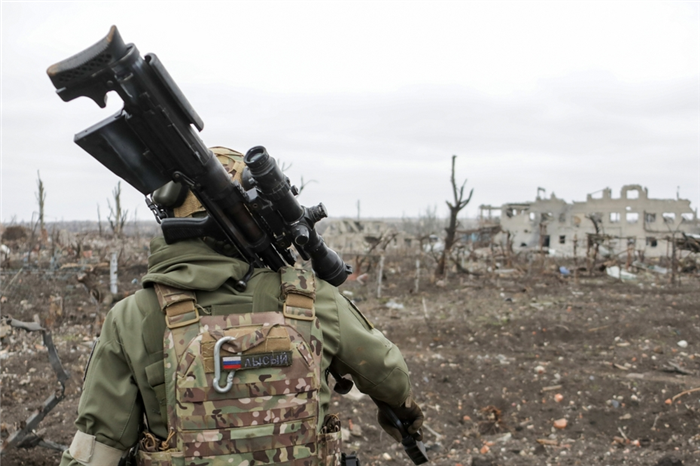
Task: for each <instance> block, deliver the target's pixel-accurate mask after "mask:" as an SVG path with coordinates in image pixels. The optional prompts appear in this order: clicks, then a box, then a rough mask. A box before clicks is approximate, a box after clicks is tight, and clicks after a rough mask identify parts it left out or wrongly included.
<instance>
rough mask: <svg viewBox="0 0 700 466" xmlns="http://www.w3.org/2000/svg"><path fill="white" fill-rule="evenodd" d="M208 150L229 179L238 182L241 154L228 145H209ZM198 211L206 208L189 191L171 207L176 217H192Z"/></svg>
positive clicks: (239, 179) (241, 164)
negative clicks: (222, 167)
mask: <svg viewBox="0 0 700 466" xmlns="http://www.w3.org/2000/svg"><path fill="white" fill-rule="evenodd" d="M209 150H210V151H212V153H213V154H214V155H215V156H216V158H217V159H218V160H219V162H220V163H221V165H223V166H224V168H225V169H226V172H227V173H228V174H229V175H230V176H231V179H232V180H235V181H238V182H239V183H240V182H241V175H242V174H243V169H244V168H245V163H244V162H243V154H241V153H240V152H237V151H235V150H233V149H229V148H228V147H221V146H215V147H210V148H209ZM199 212H206V210H205V209H204V207H203V206H202V204H201V203H200V202H199V199H197V198H196V197H195V195H194V194H192V192H191V191H189V192H188V193H187V197H185V200H184V202H183V203H182V204H180V205H179V206H177V207H174V208H173V214H174V216H175V217H178V218H183V217H192V216H195V215H196V214H197V213H199Z"/></svg>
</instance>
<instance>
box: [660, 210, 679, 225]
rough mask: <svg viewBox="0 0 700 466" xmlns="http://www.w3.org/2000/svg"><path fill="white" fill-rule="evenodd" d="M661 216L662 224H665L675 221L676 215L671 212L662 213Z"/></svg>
mask: <svg viewBox="0 0 700 466" xmlns="http://www.w3.org/2000/svg"><path fill="white" fill-rule="evenodd" d="M661 216H662V217H663V218H664V222H666V223H674V222H675V221H676V214H675V213H673V212H664V213H663V214H661Z"/></svg>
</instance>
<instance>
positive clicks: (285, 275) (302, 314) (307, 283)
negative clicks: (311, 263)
mask: <svg viewBox="0 0 700 466" xmlns="http://www.w3.org/2000/svg"><path fill="white" fill-rule="evenodd" d="M280 277H281V280H282V285H281V297H282V299H283V300H284V304H283V305H282V313H283V314H284V316H285V317H288V318H290V319H295V320H307V321H312V320H314V318H315V317H316V312H315V310H314V301H315V300H316V277H314V273H313V272H312V271H309V270H304V269H301V268H295V267H282V268H281V269H280Z"/></svg>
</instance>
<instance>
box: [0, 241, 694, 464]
mask: <svg viewBox="0 0 700 466" xmlns="http://www.w3.org/2000/svg"><path fill="white" fill-rule="evenodd" d="M142 249H143V248H142V246H141V245H140V246H138V247H136V248H135V249H134V250H136V251H141V252H142ZM141 252H140V253H139V254H132V255H131V256H129V257H122V258H121V259H122V260H123V261H124V263H123V264H122V265H121V267H122V268H120V292H122V293H127V294H128V293H131V292H133V291H135V290H136V289H138V288H139V287H140V285H139V280H138V279H139V278H140V277H141V275H143V273H145V254H141ZM78 256H80V258H81V260H80V261H78V262H76V263H75V264H72V265H71V266H69V267H65V265H66V264H63V265H64V268H63V269H58V270H55V271H53V272H47V271H46V270H45V269H42V270H37V269H36V268H32V267H26V268H25V269H24V270H22V271H21V272H19V274H18V269H19V268H18V267H17V264H14V266H13V264H9V263H6V264H5V265H6V267H4V268H3V270H2V273H3V275H2V278H3V287H2V288H3V292H4V296H5V297H4V298H1V299H2V301H3V302H2V314H3V315H11V316H12V317H14V318H15V319H19V320H23V321H32V320H35V319H36V320H39V321H40V322H41V323H42V325H44V326H46V327H48V328H50V329H51V330H52V332H53V340H54V342H55V344H56V347H57V349H58V353H59V355H60V358H61V360H62V362H63V365H64V367H65V368H66V369H67V370H69V371H70V373H71V378H70V381H69V382H68V384H67V388H66V398H65V399H64V400H63V401H62V402H61V403H60V404H59V405H58V406H57V407H56V408H55V409H53V410H52V411H51V412H50V413H49V414H48V416H47V417H46V418H45V419H44V420H43V421H42V422H41V424H40V425H39V428H38V429H36V432H37V434H38V435H39V436H40V437H42V438H44V439H46V440H50V441H53V442H56V443H58V444H62V445H68V444H70V441H71V438H72V436H73V433H74V428H73V425H72V422H73V420H74V418H75V415H76V409H77V405H78V400H79V396H80V386H81V380H82V376H83V368H84V366H85V363H86V361H87V358H88V355H89V352H90V348H91V345H92V342H93V341H94V338H95V336H96V335H97V334H98V332H99V326H100V323H101V321H102V319H103V318H104V314H105V313H106V311H107V310H108V309H109V306H108V305H106V304H97V302H96V300H95V298H94V297H93V296H94V294H93V296H91V295H90V294H89V293H88V290H87V288H86V286H85V285H84V284H83V283H80V282H78V281H77V280H76V276H77V275H78V274H79V273H81V271H82V272H84V271H85V269H86V268H92V269H93V273H92V278H93V282H92V283H93V284H95V283H97V284H96V285H95V287H96V288H100V287H102V288H104V287H106V283H108V280H109V278H108V268H107V267H106V266H105V264H104V261H102V262H101V264H102V265H99V264H98V265H95V264H94V262H95V259H94V258H92V259H91V260H92V262H93V264H92V265H87V264H88V262H90V261H89V260H88V259H90V258H86V254H85V253H84V251H83V252H82V253H81V254H76V257H78ZM87 256H89V254H88V255H87ZM96 260H97V261H98V262H99V261H101V259H96ZM403 262H405V263H408V264H411V263H412V259H411V260H406V261H403V260H402V261H398V260H396V261H394V262H392V261H391V259H387V266H386V273H385V281H384V285H383V289H382V297H381V298H377V297H376V288H377V286H376V274H375V272H374V271H370V273H369V275H368V277H367V278H366V280H365V282H364V283H360V282H357V281H352V282H348V283H347V284H344V285H343V286H342V287H341V289H342V290H344V291H345V292H346V293H351V294H352V298H353V299H355V300H356V302H357V304H358V306H359V307H360V308H361V309H362V310H363V311H364V312H365V313H366V315H367V317H369V318H370V320H372V321H373V322H374V323H375V325H376V326H377V327H379V328H381V329H382V330H383V331H384V332H385V333H386V335H387V336H388V337H389V338H390V339H391V340H392V341H394V342H395V343H396V344H397V345H398V346H399V347H400V348H401V349H402V351H403V353H404V355H405V357H406V360H407V362H408V365H409V368H410V370H411V374H412V379H413V384H414V391H415V394H416V398H417V400H418V401H419V403H420V404H421V406H422V407H423V409H424V411H425V414H426V427H425V429H424V440H425V444H426V446H427V448H428V454H429V456H430V457H431V459H432V464H436V465H450V466H456V465H463V466H467V465H470V464H471V465H475V466H477V465H482V466H483V465H546V464H551V465H627V464H629V465H659V466H670V465H676V466H677V465H693V464H698V463H700V412H699V410H700V391H692V390H693V389H696V388H700V322H699V321H698V319H699V314H700V312H699V311H700V304H699V303H700V286H698V285H699V284H700V279H699V278H698V276H697V275H683V276H682V279H681V283H680V285H671V284H670V283H669V278H668V276H667V275H656V274H651V273H648V272H640V273H639V275H638V277H637V279H636V280H634V281H625V282H621V281H618V280H615V279H612V278H610V277H608V276H606V275H605V274H604V273H602V272H598V271H596V272H595V273H593V274H589V273H588V272H582V273H581V274H580V275H579V276H578V277H577V279H574V278H573V277H567V278H564V277H561V276H560V275H558V274H556V273H554V272H542V271H540V272H533V271H532V270H531V269H530V272H529V274H528V273H527V272H525V271H523V272H521V273H517V272H516V273H514V274H512V276H511V278H498V276H496V275H493V274H486V275H481V276H471V275H459V274H453V275H451V276H449V278H448V280H447V282H446V283H439V284H431V283H429V281H428V280H427V279H426V280H425V281H422V282H421V284H420V288H419V291H415V290H413V287H414V282H413V276H412V274H413V273H412V272H406V271H402V267H401V265H402V263H403ZM552 265H554V264H546V266H543V269H542V270H545V271H549V270H555V269H553V268H552V267H551V266H552ZM557 265H559V264H557ZM516 268H517V267H516ZM406 269H407V268H404V269H403V270H406ZM375 270H376V269H375ZM13 279H14V282H13V283H12V284H11V286H9V287H8V284H10V281H11V280H13ZM95 280H96V282H95ZM438 285H441V286H438ZM52 297H53V298H52ZM56 297H60V298H61V302H62V306H60V307H59V306H58V304H57V300H56ZM52 301H53V303H54V304H53V307H52V305H51V302H52ZM0 341H1V343H2V348H1V350H0V358H1V359H0V362H1V363H2V374H1V375H2V379H1V383H2V385H1V387H0V388H1V389H2V395H1V396H2V398H1V407H2V436H3V439H4V438H6V437H7V435H8V434H11V433H12V432H13V431H15V430H16V429H18V428H19V427H21V426H22V423H23V422H24V420H26V419H27V417H28V416H29V415H30V414H31V412H32V411H33V410H35V409H36V408H37V407H39V406H40V405H41V403H42V402H43V400H44V399H45V398H46V397H48V396H49V395H50V394H51V392H52V390H54V389H55V388H56V386H57V385H56V377H55V374H54V373H53V371H52V370H51V368H50V366H49V363H48V357H47V351H46V349H45V347H44V346H43V345H42V340H41V335H40V334H39V333H28V332H26V331H24V330H19V329H11V328H8V327H3V328H2V338H1V340H0ZM686 392H688V393H686ZM333 404H334V406H333V408H334V409H336V410H337V411H338V412H339V413H340V415H341V419H342V421H343V424H344V426H345V427H346V429H347V432H346V434H347V435H346V437H347V441H346V445H345V450H346V451H352V450H356V451H358V452H359V454H360V457H361V459H362V464H363V465H380V464H387V465H403V464H411V463H410V462H408V460H407V459H406V457H405V455H404V453H403V451H402V448H401V447H400V446H398V445H394V444H393V443H392V442H390V441H389V438H388V436H387V435H386V434H383V432H382V431H381V429H379V428H378V427H377V425H376V423H375V422H374V417H375V409H374V407H373V405H372V402H371V401H370V400H369V399H368V398H367V397H361V396H346V397H342V398H341V397H340V396H337V397H336V399H335V400H334V403H333ZM555 424H556V425H557V426H559V427H561V428H558V427H555ZM59 458H60V453H59V452H57V451H52V450H49V449H46V448H42V447H35V448H30V449H23V448H15V449H11V450H8V451H6V453H5V454H4V455H3V457H2V464H3V465H7V466H12V465H27V466H39V465H49V464H57V463H58V461H59Z"/></svg>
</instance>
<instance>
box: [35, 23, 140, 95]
mask: <svg viewBox="0 0 700 466" xmlns="http://www.w3.org/2000/svg"><path fill="white" fill-rule="evenodd" d="M128 49H129V46H127V45H125V44H124V40H122V37H121V35H119V31H118V30H117V27H116V26H112V27H111V28H110V29H109V33H108V34H107V35H106V36H105V37H104V38H103V39H102V40H100V41H99V42H97V43H96V44H94V45H92V46H91V47H88V48H87V49H85V50H83V51H82V52H79V53H76V54H75V55H73V56H72V57H68V58H66V59H65V60H61V61H60V62H58V63H55V64H53V65H51V66H50V67H49V69H48V70H46V73H47V74H48V75H49V78H51V82H52V83H53V85H54V87H55V88H56V91H57V93H58V95H59V96H60V97H61V99H63V100H64V101H65V102H68V101H70V100H73V99H75V98H76V97H80V96H86V97H90V98H91V99H92V100H94V101H95V103H96V104H97V105H99V106H100V107H102V108H104V107H105V106H106V105H107V99H106V94H107V92H108V91H109V90H110V89H109V87H108V86H107V84H106V83H103V82H101V81H100V80H92V82H89V83H88V82H87V81H89V80H90V78H91V77H93V76H95V75H96V74H98V73H99V72H100V71H102V70H104V69H106V68H108V67H109V66H110V65H111V64H112V63H114V62H116V61H118V60H119V59H120V58H122V57H123V56H124V55H126V54H127V52H128ZM81 83H83V85H81V86H77V85H78V84H81Z"/></svg>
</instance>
